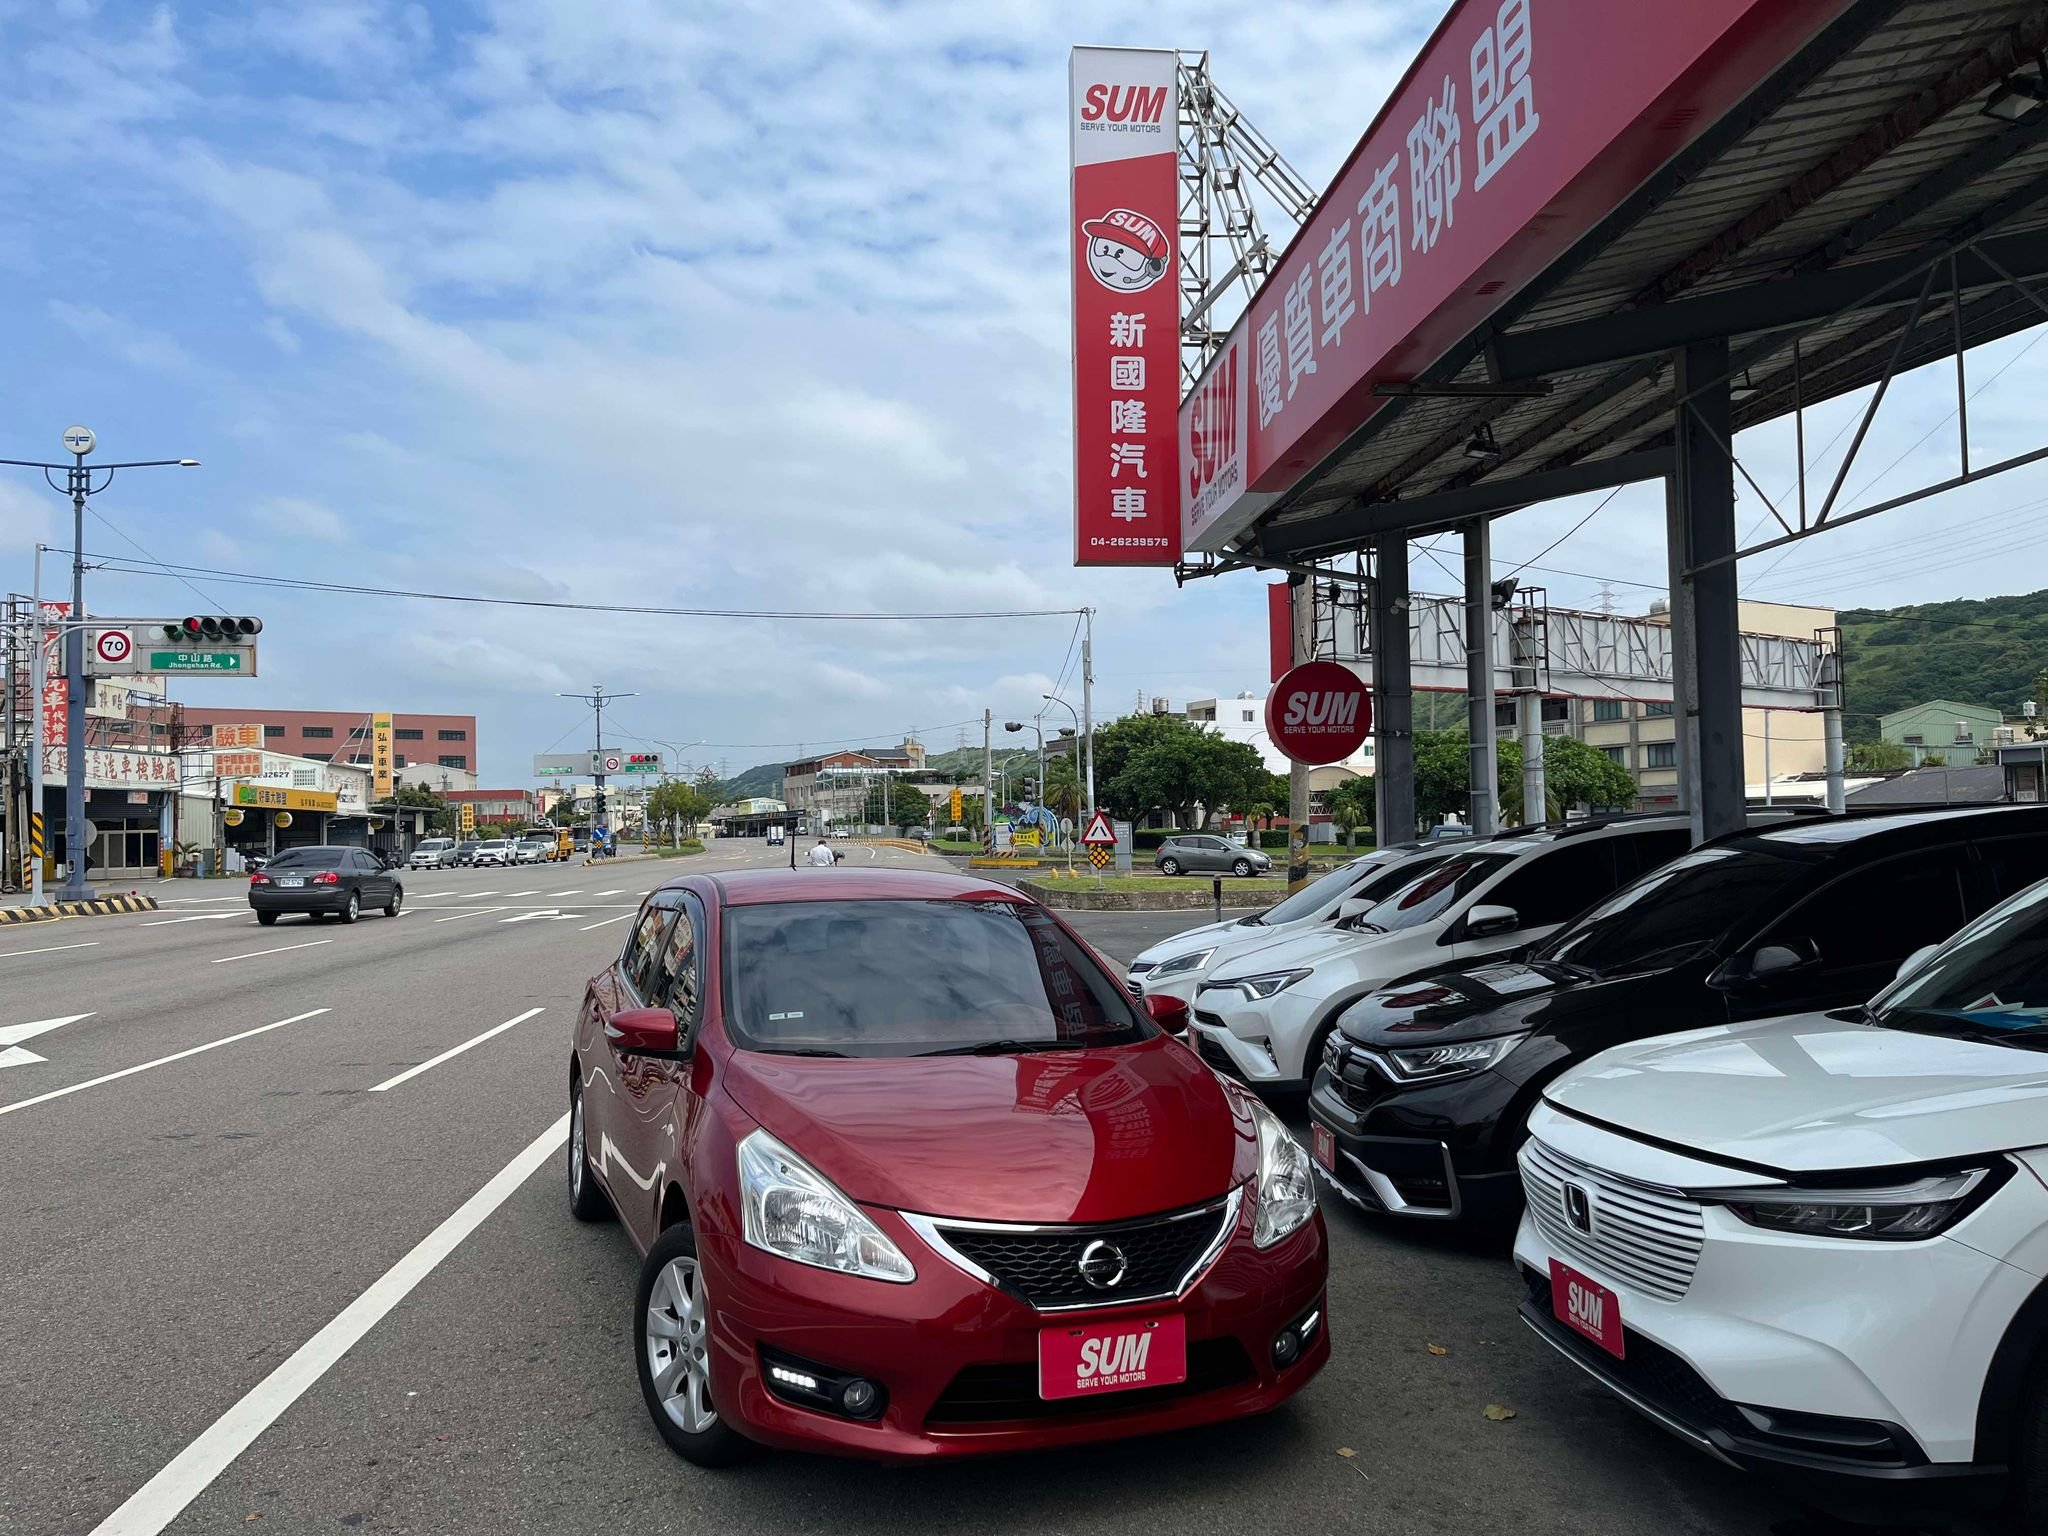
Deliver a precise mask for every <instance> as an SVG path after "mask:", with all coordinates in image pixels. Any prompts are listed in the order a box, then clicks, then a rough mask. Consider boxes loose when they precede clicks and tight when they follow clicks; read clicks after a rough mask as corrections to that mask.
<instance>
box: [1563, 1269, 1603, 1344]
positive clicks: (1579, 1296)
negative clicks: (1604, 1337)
mask: <svg viewBox="0 0 2048 1536" xmlns="http://www.w3.org/2000/svg"><path fill="white" fill-rule="evenodd" d="M1565 1304H1566V1306H1567V1307H1568V1308H1569V1310H1570V1312H1571V1315H1572V1321H1573V1322H1575V1323H1577V1324H1578V1325H1579V1326H1580V1327H1581V1328H1583V1329H1585V1331H1586V1332H1588V1333H1590V1334H1593V1335H1595V1336H1596V1337H1597V1336H1598V1335H1600V1334H1602V1333H1605V1332H1606V1331H1607V1328H1606V1317H1607V1298H1606V1297H1604V1296H1600V1295H1598V1294H1596V1293H1594V1292H1592V1291H1589V1290H1587V1289H1586V1288H1585V1287H1584V1286H1582V1285H1580V1284H1579V1283H1578V1282H1577V1281H1573V1282H1572V1283H1571V1284H1570V1285H1569V1286H1568V1287H1567V1288H1566V1290H1565Z"/></svg>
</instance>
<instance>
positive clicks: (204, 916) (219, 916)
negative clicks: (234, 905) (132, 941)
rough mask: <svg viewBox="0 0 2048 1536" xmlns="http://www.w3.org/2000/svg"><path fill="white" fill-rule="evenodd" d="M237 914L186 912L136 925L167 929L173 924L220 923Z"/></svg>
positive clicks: (238, 915)
mask: <svg viewBox="0 0 2048 1536" xmlns="http://www.w3.org/2000/svg"><path fill="white" fill-rule="evenodd" d="M240 916H241V913H239V912H187V913H186V914H185V915H184V916H183V917H160V918H158V919H157V920H156V921H155V922H153V923H137V924H136V925H135V926H136V927H138V928H168V927H170V926H171V924H173V923H210V922H221V921H224V920H225V919H227V918H230V917H240Z"/></svg>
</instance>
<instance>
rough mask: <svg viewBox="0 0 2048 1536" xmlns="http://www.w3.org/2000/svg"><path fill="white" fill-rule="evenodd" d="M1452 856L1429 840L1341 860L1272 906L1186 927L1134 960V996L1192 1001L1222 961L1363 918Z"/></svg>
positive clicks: (1130, 980) (1131, 982)
mask: <svg viewBox="0 0 2048 1536" xmlns="http://www.w3.org/2000/svg"><path fill="white" fill-rule="evenodd" d="M1448 857H1449V855H1448V854H1447V853H1444V852H1442V851H1441V850H1438V851H1433V852H1426V851H1425V845H1424V844H1421V843H1402V844H1398V845H1396V846H1394V847H1390V848H1381V849H1377V850H1375V851H1374V852H1372V853H1367V854H1361V855H1360V856H1359V857H1357V858H1355V859H1351V860H1348V861H1347V862H1345V863H1343V864H1340V865H1338V866H1337V867H1336V868H1335V869H1333V870H1331V871H1330V872H1329V873H1328V874H1326V875H1323V876H1321V877H1320V878H1319V879H1316V880H1312V881H1310V882H1309V883H1308V884H1307V885H1305V886H1303V887H1302V888H1301V889H1300V890H1298V891H1296V892H1295V893H1294V894H1293V895H1292V896H1289V897H1287V898H1286V899H1285V900H1284V901H1280V902H1276V903H1275V904H1274V905H1273V906H1271V907H1269V908H1267V909H1266V910H1265V911H1264V912H1251V913H1247V914H1246V915H1245V916H1243V917H1237V918H1231V919H1228V920H1227V921H1224V922H1220V923H1202V924H1199V925H1198V926H1196V927H1193V928H1188V929H1184V930H1182V931H1181V932H1180V933H1177V934H1175V935H1174V936H1173V937H1172V938H1170V939H1164V940H1162V941H1160V942H1159V943H1157V944H1154V945H1153V946H1152V947H1151V948H1150V949H1146V950H1141V951H1140V952H1139V954H1138V957H1137V958H1136V959H1134V960H1133V961H1132V962H1131V963H1130V967H1129V974H1128V976H1127V978H1126V980H1127V981H1128V984H1129V986H1130V989H1131V994H1132V995H1133V996H1134V997H1136V996H1143V997H1152V996H1159V995H1166V996H1172V997H1178V998H1180V999H1181V1000H1182V1001H1183V1002H1186V1003H1189V1004H1192V1003H1193V1002H1194V999H1195V992H1196V989H1197V988H1198V987H1199V986H1200V985H1201V981H1202V978H1203V977H1204V976H1205V975H1207V974H1208V973H1209V972H1210V971H1213V970H1214V969H1216V967H1218V966H1221V965H1228V964H1230V963H1231V962H1232V961H1234V960H1236V959H1237V958H1238V957H1239V956H1241V955H1245V954H1249V953H1250V952H1251V951H1252V950H1254V949H1263V948H1265V947H1266V946H1267V945H1268V944H1275V943H1278V942H1279V941H1280V940H1282V939H1289V938H1293V937H1295V936H1296V935H1297V934H1302V933H1309V932H1312V931H1315V930H1316V929H1317V928H1319V927H1324V926H1327V925H1330V924H1335V923H1338V922H1342V921H1345V920H1347V919H1351V918H1357V917H1362V916H1363V915H1364V914H1365V912H1366V911H1367V909H1368V908H1370V907H1371V905H1372V903H1373V902H1375V901H1377V900H1379V899H1380V898H1381V897H1383V896H1387V895H1390V894H1392V893H1393V892H1394V891H1396V890H1398V889H1399V888H1400V887H1401V886H1403V885H1405V884H1407V883H1408V882H1409V881H1410V880H1412V879H1414V878H1415V877H1416V876H1417V875H1420V874H1422V873H1423V872H1424V871H1425V870H1426V869H1428V868H1431V867H1433V866H1434V865H1435V864H1437V863H1441V862H1442V861H1443V860H1444V859H1446V858H1448ZM1424 859H1427V860H1428V861H1429V862H1428V863H1424V862H1423V860H1424Z"/></svg>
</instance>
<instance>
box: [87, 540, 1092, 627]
mask: <svg viewBox="0 0 2048 1536" xmlns="http://www.w3.org/2000/svg"><path fill="white" fill-rule="evenodd" d="M86 558H88V559H90V560H92V561H94V562H95V563H96V564H97V565H98V566H99V568H100V569H102V570H109V571H113V572H115V573H117V574H119V575H124V576H154V575H158V574H162V575H167V576H170V577H172V578H173V579H175V580H183V579H184V577H185V576H186V575H193V576H205V577H208V578H210V579H212V580H214V581H223V582H227V583H229V584H231V585H235V586H245V587H279V588H284V589H287V590H293V591H302V592H338V593H342V594H344V595H346V596H350V597H404V598H413V599H416V600H418V601H422V602H434V603H467V604H472V605H476V606H482V607H493V608H544V609H551V610H557V611H562V612H569V613H618V614H640V615H645V616H648V617H653V618H682V619H793V620H795V619H815V620H823V621H828V622H829V621H847V622H851V621H860V620H872V619H889V620H902V621H916V620H956V619H1051V618H1061V619H1063V618H1067V617H1069V616H1071V615H1073V614H1076V613H1079V612H1080V611H1081V610H1079V609H1077V608H989V609H962V610H957V611H949V612H937V613H854V612H841V611H834V610H825V609H801V608H674V607H663V606H659V605H655V604H643V603H572V602H560V601H550V600H548V599H544V598H535V597H486V596H484V595H482V594H481V593H474V592H428V591H423V590H420V589H417V588H412V587H372V586H359V585H355V584H353V583H349V582H338V581H308V580H306V579H304V578H303V577H295V576H267V575H262V574H260V573H257V572H253V571H223V570H217V569H215V568H213V567H210V566H201V565H171V564H167V563H166V562H164V561H160V560H159V561H156V562H155V568H154V569H152V568H150V567H148V566H144V567H141V568H137V566H136V563H135V562H134V561H133V560H132V559H131V557H129V556H126V555H97V554H95V555H88V556H87V557H86Z"/></svg>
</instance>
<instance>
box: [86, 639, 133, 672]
mask: <svg viewBox="0 0 2048 1536" xmlns="http://www.w3.org/2000/svg"><path fill="white" fill-rule="evenodd" d="M92 659H93V667H94V670H95V671H99V672H133V671H134V670H135V637H134V636H133V635H131V634H129V633H128V631H127V630H125V629H102V630H99V631H98V632H96V633H95V634H94V635H93V637H92Z"/></svg>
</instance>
